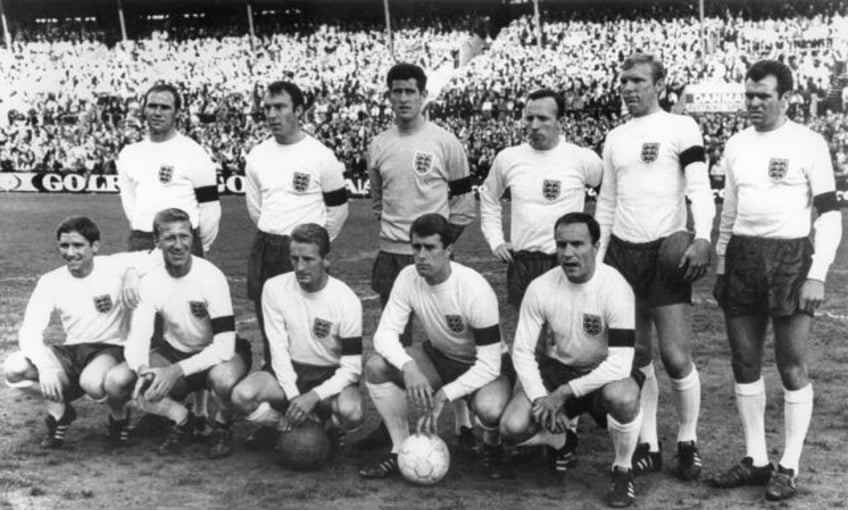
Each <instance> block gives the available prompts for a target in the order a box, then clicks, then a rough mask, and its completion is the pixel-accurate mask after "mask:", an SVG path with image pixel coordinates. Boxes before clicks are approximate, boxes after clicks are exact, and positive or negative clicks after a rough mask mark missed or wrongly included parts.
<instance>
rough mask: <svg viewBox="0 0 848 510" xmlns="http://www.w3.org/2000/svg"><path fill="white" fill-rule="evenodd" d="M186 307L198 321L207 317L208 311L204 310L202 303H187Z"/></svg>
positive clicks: (204, 304)
mask: <svg viewBox="0 0 848 510" xmlns="http://www.w3.org/2000/svg"><path fill="white" fill-rule="evenodd" d="M188 306H189V308H190V309H191V314H192V315H194V316H195V317H197V318H198V319H206V318H208V317H209V311H208V310H206V303H204V302H203V301H189V302H188Z"/></svg>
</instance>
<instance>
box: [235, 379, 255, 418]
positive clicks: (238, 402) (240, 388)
mask: <svg viewBox="0 0 848 510" xmlns="http://www.w3.org/2000/svg"><path fill="white" fill-rule="evenodd" d="M230 400H231V401H232V403H233V405H234V406H236V408H237V409H238V410H239V411H241V412H243V413H249V412H252V411H253V410H254V409H255V408H256V406H258V405H259V391H258V389H257V388H256V387H255V386H254V385H252V384H248V383H246V382H241V383H239V384H237V385H236V387H235V388H233V392H232V394H231V396H230Z"/></svg>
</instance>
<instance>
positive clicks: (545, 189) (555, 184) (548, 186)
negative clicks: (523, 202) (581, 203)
mask: <svg viewBox="0 0 848 510" xmlns="http://www.w3.org/2000/svg"><path fill="white" fill-rule="evenodd" d="M561 191H562V183H561V182H560V181H555V180H553V179H545V180H544V182H543V183H542V196H543V197H545V200H548V201H551V202H552V201H554V200H556V199H558V198H559V194H560V192H561Z"/></svg>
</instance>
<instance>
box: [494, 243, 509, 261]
mask: <svg viewBox="0 0 848 510" xmlns="http://www.w3.org/2000/svg"><path fill="white" fill-rule="evenodd" d="M494 254H495V257H497V258H498V259H499V260H500V261H501V262H506V263H507V264H512V244H510V243H503V244H502V245H500V246H498V247H497V248H495V251H494Z"/></svg>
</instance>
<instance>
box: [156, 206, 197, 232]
mask: <svg viewBox="0 0 848 510" xmlns="http://www.w3.org/2000/svg"><path fill="white" fill-rule="evenodd" d="M183 221H184V222H186V223H188V224H189V227H191V218H189V216H188V213H187V212H185V211H183V210H182V209H178V208H176V207H172V208H170V209H162V210H161V211H159V212H158V213H156V217H155V218H153V236H154V237H156V238H158V237H159V232H161V231H162V227H163V226H164V225H167V224H169V223H180V222H183Z"/></svg>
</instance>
